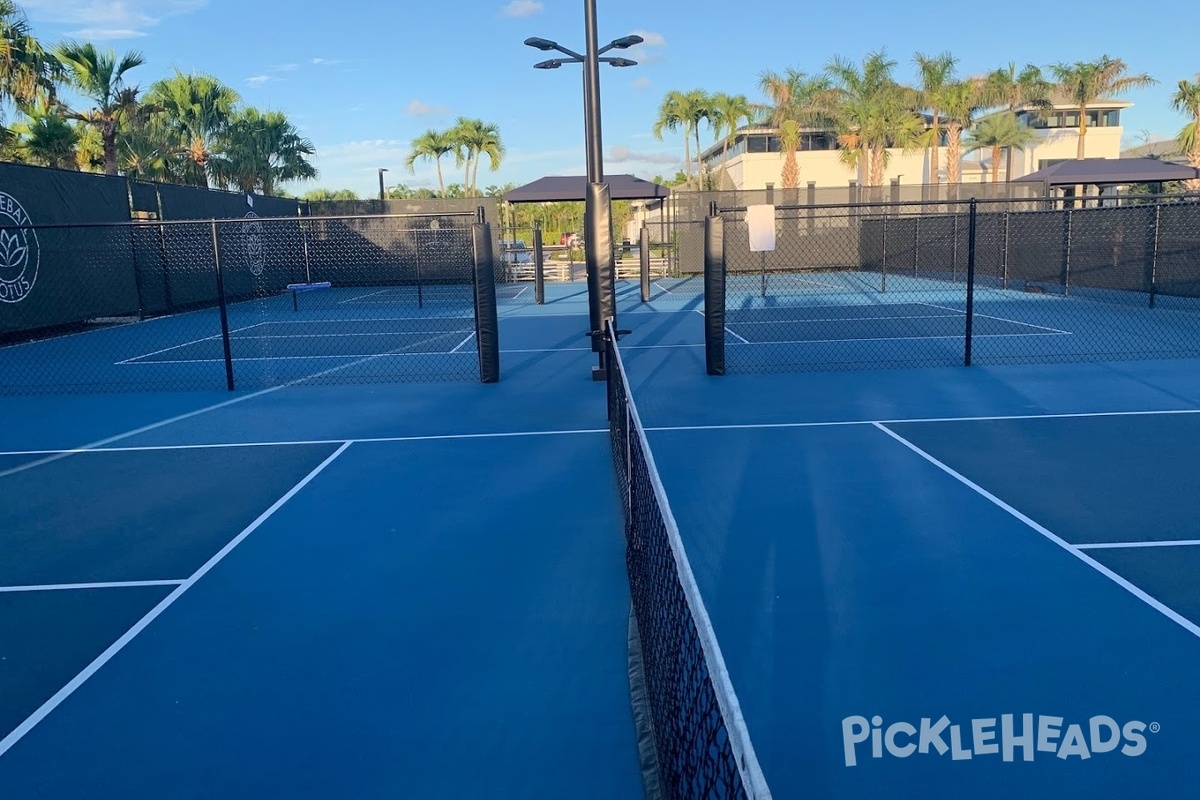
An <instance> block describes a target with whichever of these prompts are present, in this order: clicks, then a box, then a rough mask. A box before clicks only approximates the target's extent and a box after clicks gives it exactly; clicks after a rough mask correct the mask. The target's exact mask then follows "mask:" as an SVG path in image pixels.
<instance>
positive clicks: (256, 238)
mask: <svg viewBox="0 0 1200 800" xmlns="http://www.w3.org/2000/svg"><path fill="white" fill-rule="evenodd" d="M262 232H263V230H262V223H261V222H259V221H258V214H255V213H254V212H253V211H249V212H247V213H246V221H245V222H243V223H242V244H243V246H244V247H245V248H246V263H247V264H248V265H249V266H250V271H251V272H252V273H254V274H255V275H262V274H263V267H264V266H265V264H266V258H265V257H264V256H263V241H262Z"/></svg>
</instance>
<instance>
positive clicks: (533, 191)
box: [504, 175, 671, 203]
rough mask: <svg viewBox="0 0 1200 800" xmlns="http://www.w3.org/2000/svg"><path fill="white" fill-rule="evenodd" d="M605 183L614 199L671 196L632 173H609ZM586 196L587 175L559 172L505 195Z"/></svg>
mask: <svg viewBox="0 0 1200 800" xmlns="http://www.w3.org/2000/svg"><path fill="white" fill-rule="evenodd" d="M604 181H605V183H607V184H608V190H609V193H610V196H611V197H612V199H613V200H654V199H658V198H663V197H668V196H670V194H671V190H670V189H668V188H667V187H665V186H660V185H658V184H657V183H652V182H651V181H646V180H642V179H641V178H636V177H634V176H633V175H606V176H605V177H604ZM586 196H587V178H586V177H585V176H582V175H579V176H576V175H559V176H552V177H547V178H539V179H538V180H536V181H534V182H533V183H527V184H525V185H524V186H518V187H517V188H516V189H513V190H512V191H511V192H508V193H506V194H505V195H504V199H505V200H506V201H508V202H509V203H559V202H563V201H570V200H575V201H578V202H581V203H582V202H583V201H584V198H585V197H586Z"/></svg>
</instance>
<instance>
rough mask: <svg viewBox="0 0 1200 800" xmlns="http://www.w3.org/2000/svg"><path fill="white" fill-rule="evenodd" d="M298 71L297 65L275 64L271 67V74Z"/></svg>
mask: <svg viewBox="0 0 1200 800" xmlns="http://www.w3.org/2000/svg"><path fill="white" fill-rule="evenodd" d="M298 69H300V65H299V64H276V65H275V66H273V67H271V71H272V72H295V71H296V70H298Z"/></svg>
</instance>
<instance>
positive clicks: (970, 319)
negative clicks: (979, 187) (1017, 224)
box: [963, 197, 978, 367]
mask: <svg viewBox="0 0 1200 800" xmlns="http://www.w3.org/2000/svg"><path fill="white" fill-rule="evenodd" d="M977 214H978V203H977V202H976V200H975V198H974V197H972V198H971V206H970V213H969V216H968V220H969V221H968V225H967V321H966V335H965V343H964V345H963V366H966V367H969V366H971V344H972V338H973V334H974V328H975V231H976V224H977V222H978V217H977Z"/></svg>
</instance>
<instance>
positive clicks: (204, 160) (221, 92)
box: [146, 70, 241, 187]
mask: <svg viewBox="0 0 1200 800" xmlns="http://www.w3.org/2000/svg"><path fill="white" fill-rule="evenodd" d="M146 100H147V101H148V102H150V103H152V104H153V105H155V106H156V107H158V108H160V109H162V112H163V114H164V121H165V126H166V129H167V130H168V131H170V133H171V134H172V136H173V138H174V142H173V143H172V145H173V147H174V149H175V151H176V152H178V153H181V154H183V155H184V156H185V159H186V160H185V165H184V175H183V177H184V180H185V181H186V182H187V183H190V184H194V185H196V186H205V187H207V186H208V162H209V159H210V158H211V157H212V146H213V143H214V142H215V140H216V139H217V137H219V136H220V135H221V133H222V132H223V131H224V130H225V127H226V126H227V125H228V124H229V119H230V117H231V116H232V115H233V112H234V107H235V106H236V105H237V103H238V102H239V101H240V100H241V98H240V97H239V96H238V93H237V92H235V91H234V90H233V89H231V88H229V87H228V86H226V85H224V84H223V83H221V82H220V81H218V80H217V79H216V78H214V77H212V76H211V75H204V74H198V73H191V74H184V73H182V72H180V71H179V70H176V71H175V75H174V76H173V77H170V78H164V79H163V80H160V81H158V82H157V83H155V84H154V85H153V86H151V87H150V91H149V92H147V94H146Z"/></svg>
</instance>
